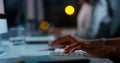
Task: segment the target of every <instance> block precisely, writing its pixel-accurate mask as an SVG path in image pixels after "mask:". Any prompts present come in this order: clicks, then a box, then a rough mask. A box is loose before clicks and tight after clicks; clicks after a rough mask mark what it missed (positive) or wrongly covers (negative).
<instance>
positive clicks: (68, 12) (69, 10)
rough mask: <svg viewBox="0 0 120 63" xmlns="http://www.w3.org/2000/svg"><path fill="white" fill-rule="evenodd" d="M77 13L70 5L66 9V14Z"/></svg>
mask: <svg viewBox="0 0 120 63" xmlns="http://www.w3.org/2000/svg"><path fill="white" fill-rule="evenodd" d="M74 12H75V9H74V7H73V6H72V5H68V6H66V7H65V13H66V14H68V15H73V14H74Z"/></svg>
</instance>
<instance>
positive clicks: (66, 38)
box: [49, 35, 75, 46]
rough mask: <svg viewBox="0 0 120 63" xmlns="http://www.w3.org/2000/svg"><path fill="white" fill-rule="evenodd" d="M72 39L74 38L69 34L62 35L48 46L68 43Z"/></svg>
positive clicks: (72, 40)
mask: <svg viewBox="0 0 120 63" xmlns="http://www.w3.org/2000/svg"><path fill="white" fill-rule="evenodd" d="M74 41H75V38H73V37H72V36H70V35H67V36H64V37H59V38H57V39H56V40H54V41H53V42H52V43H50V44H49V46H54V45H59V44H62V45H68V44H70V43H72V42H74Z"/></svg>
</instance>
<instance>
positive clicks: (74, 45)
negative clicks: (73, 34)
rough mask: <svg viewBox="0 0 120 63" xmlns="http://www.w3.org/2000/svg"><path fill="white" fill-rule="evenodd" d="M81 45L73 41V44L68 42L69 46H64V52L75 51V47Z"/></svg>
mask: <svg viewBox="0 0 120 63" xmlns="http://www.w3.org/2000/svg"><path fill="white" fill-rule="evenodd" d="M80 47H81V45H80V44H78V43H77V42H75V43H73V44H70V45H69V46H67V47H66V48H65V53H70V52H73V51H75V50H76V49H78V48H79V49H80Z"/></svg>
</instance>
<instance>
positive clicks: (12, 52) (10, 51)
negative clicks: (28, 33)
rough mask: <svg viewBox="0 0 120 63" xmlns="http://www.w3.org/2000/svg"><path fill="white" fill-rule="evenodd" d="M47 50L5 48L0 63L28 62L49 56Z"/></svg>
mask: <svg viewBox="0 0 120 63" xmlns="http://www.w3.org/2000/svg"><path fill="white" fill-rule="evenodd" d="M47 48H48V45H47V44H33V45H30V44H29V45H21V46H7V47H6V50H5V51H6V52H5V53H4V54H3V55H1V56H0V63H11V60H13V62H12V63H16V61H17V60H21V59H22V57H31V58H29V59H30V60H32V59H33V58H37V57H39V58H40V57H41V58H43V56H49V54H50V53H51V51H44V49H47ZM42 50H43V51H42ZM43 59H44V58H43ZM9 60H10V61H9ZM38 60H39V59H38ZM28 63H29V62H28ZM31 63H32V61H31ZM91 63H113V62H111V61H110V60H109V59H101V58H94V59H92V61H91Z"/></svg>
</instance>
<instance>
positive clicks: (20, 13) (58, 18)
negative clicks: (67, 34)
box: [4, 0, 80, 27]
mask: <svg viewBox="0 0 120 63" xmlns="http://www.w3.org/2000/svg"><path fill="white" fill-rule="evenodd" d="M24 3H25V1H24V0H4V5H5V13H6V17H7V19H8V26H9V27H14V26H17V25H19V24H22V25H25V23H26V20H25V18H26V17H25V14H26V13H25V10H26V9H25V8H24V7H25V6H26V5H24ZM67 5H73V6H74V7H75V10H76V11H75V13H74V14H73V15H71V16H69V15H66V14H65V12H64V8H65V6H67ZM43 6H44V17H45V18H44V19H43V20H46V21H48V22H49V23H50V24H51V25H53V26H55V27H76V15H77V12H78V10H79V8H80V7H79V4H78V0H43ZM34 20H36V19H34ZM37 23H38V22H37Z"/></svg>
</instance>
